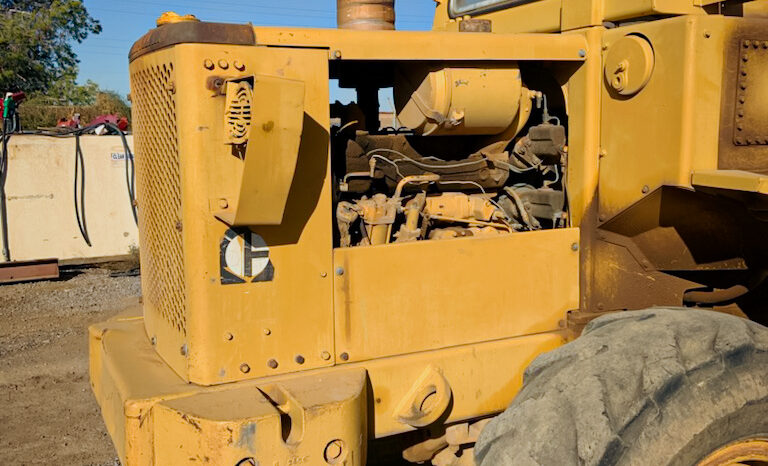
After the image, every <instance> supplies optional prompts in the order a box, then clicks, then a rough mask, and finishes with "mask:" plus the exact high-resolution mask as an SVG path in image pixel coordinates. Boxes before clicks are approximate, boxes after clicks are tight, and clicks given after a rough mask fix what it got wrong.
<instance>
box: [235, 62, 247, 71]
mask: <svg viewBox="0 0 768 466" xmlns="http://www.w3.org/2000/svg"><path fill="white" fill-rule="evenodd" d="M233 65H234V66H235V68H237V71H243V70H244V69H245V65H243V64H242V63H240V62H239V61H237V60H235V62H234V63H233Z"/></svg>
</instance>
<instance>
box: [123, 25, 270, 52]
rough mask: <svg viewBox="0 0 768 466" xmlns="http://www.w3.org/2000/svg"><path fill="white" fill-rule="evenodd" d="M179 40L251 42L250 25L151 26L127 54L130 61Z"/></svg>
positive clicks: (248, 43) (237, 43) (252, 42)
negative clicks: (154, 27)
mask: <svg viewBox="0 0 768 466" xmlns="http://www.w3.org/2000/svg"><path fill="white" fill-rule="evenodd" d="M182 43H199V44H228V45H255V44H256V36H255V35H254V32H253V27H252V26H251V25H248V24H224V23H207V22H181V23H173V24H166V25H164V26H161V27H159V28H156V29H152V30H151V31H149V32H148V33H146V34H145V35H144V36H142V37H141V39H139V40H138V41H136V43H135V44H133V47H131V51H130V53H129V54H128V59H129V60H130V61H133V60H135V59H137V58H139V57H140V56H142V55H145V54H147V53H150V52H154V51H155V50H160V49H162V48H165V47H170V46H171V45H176V44H182Z"/></svg>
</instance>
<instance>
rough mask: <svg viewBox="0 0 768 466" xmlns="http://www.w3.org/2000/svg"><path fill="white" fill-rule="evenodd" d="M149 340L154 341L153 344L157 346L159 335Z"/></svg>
mask: <svg viewBox="0 0 768 466" xmlns="http://www.w3.org/2000/svg"><path fill="white" fill-rule="evenodd" d="M149 342H150V343H152V346H155V345H156V344H157V337H152V338H150V339H149Z"/></svg>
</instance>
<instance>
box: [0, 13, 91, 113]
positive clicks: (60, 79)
mask: <svg viewBox="0 0 768 466" xmlns="http://www.w3.org/2000/svg"><path fill="white" fill-rule="evenodd" d="M0 8H1V9H2V11H0V91H2V92H6V91H17V90H21V91H24V92H27V93H28V94H34V93H48V92H49V91H53V92H55V94H58V95H56V97H61V98H63V99H64V100H68V99H71V98H73V97H74V98H75V99H76V98H77V96H78V95H79V94H83V93H85V94H88V92H87V91H88V90H87V89H85V90H83V89H78V88H79V87H81V86H77V84H76V83H75V80H76V78H77V72H78V67H77V64H78V63H79V61H78V59H77V55H76V54H75V52H74V50H72V44H73V43H74V42H78V43H79V42H82V41H83V40H85V38H86V37H88V35H89V34H98V33H100V32H101V25H100V24H99V22H98V21H97V20H96V19H94V18H93V17H91V16H90V15H89V14H88V10H86V8H85V5H83V2H82V1H80V0H0ZM90 94H92V92H91V93H90ZM67 103H70V104H83V103H86V102H74V101H70V102H67Z"/></svg>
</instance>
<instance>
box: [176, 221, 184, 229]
mask: <svg viewBox="0 0 768 466" xmlns="http://www.w3.org/2000/svg"><path fill="white" fill-rule="evenodd" d="M183 229H184V227H183V225H182V224H181V220H179V221H177V222H176V231H178V232H181V230H183Z"/></svg>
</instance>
